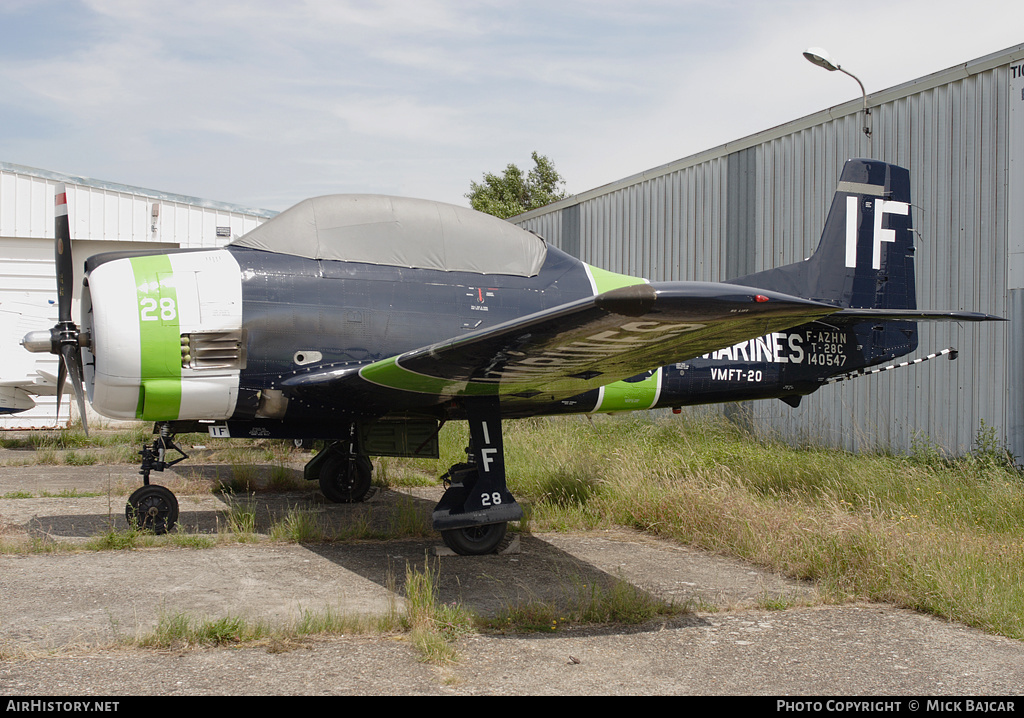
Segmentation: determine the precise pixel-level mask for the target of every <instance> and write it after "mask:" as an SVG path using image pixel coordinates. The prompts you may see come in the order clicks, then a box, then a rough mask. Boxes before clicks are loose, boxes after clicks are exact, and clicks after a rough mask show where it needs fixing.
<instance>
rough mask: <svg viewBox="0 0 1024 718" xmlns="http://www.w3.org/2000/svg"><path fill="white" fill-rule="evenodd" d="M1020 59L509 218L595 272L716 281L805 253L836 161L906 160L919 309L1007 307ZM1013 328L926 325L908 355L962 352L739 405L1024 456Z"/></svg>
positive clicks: (816, 435)
mask: <svg viewBox="0 0 1024 718" xmlns="http://www.w3.org/2000/svg"><path fill="white" fill-rule="evenodd" d="M1021 58H1024V45H1021V46H1018V47H1016V48H1010V49H1009V50H1006V51H1004V52H1001V53H996V54H994V55H990V56H988V57H985V58H981V59H979V60H976V61H973V62H970V63H967V64H965V65H963V66H958V67H956V68H951V69H950V70H946V71H943V72H940V73H936V74H935V75H931V76H928V77H926V78H921V79H920V80H916V81H914V82H911V83H907V84H905V85H901V86H900V87H897V88H892V89H890V90H886V91H883V92H880V93H876V94H875V95H872V96H869V98H868V100H869V106H870V108H871V113H870V115H871V116H870V125H871V127H872V136H871V138H870V140H869V138H868V137H867V136H866V135H865V134H864V132H863V127H864V124H865V117H864V114H863V112H862V102H861V101H860V100H859V99H858V100H857V101H855V102H851V103H848V104H846V105H843V106H840V107H837V108H831V109H830V110H827V111H824V112H821V113H818V114H816V115H814V116H811V117H808V118H802V119H800V120H796V121H794V122H792V123H789V124H788V125H785V126H782V127H779V128H775V129H773V130H769V131H766V132H764V133H761V134H759V135H755V136H752V137H749V138H745V139H744V140H740V141H737V142H735V143H730V144H729V145H726V146H723V147H720V148H715V149H713V150H709V151H708V152H705V153H702V154H701V155H697V156H694V157H691V158H687V159H684V160H680V161H678V162H674V163H671V164H669V165H665V166H663V167H659V168H655V169H653V170H650V171H648V172H645V173H642V174H640V175H637V176H634V177H630V178H626V179H624V180H622V181H620V182H617V183H613V184H612V185H609V186H605V187H602V188H600V189H598V190H593V191H591V192H587V193H584V194H581V195H577V196H575V197H573V198H569V199H567V200H564V201H562V202H560V203H557V204H555V205H552V206H551V207H549V208H544V209H541V210H536V211H534V212H531V213H528V214H525V215H521V216H520V217H518V218H514V219H513V221H515V222H516V223H517V224H520V225H522V226H524V227H526V228H528V229H533V230H534V231H537V232H538V233H540V234H541V235H543V236H545V237H546V238H547V239H548V240H549V241H551V242H552V243H553V244H555V245H556V246H560V247H562V248H564V249H566V250H567V251H569V252H571V253H573V254H575V255H577V256H579V257H580V258H581V259H583V260H585V261H587V262H590V263H591V264H595V265H597V266H600V267H604V268H606V269H610V270H613V271H619V272H626V273H629V274H634V275H641V276H644V277H647V278H649V279H652V280H661V279H681V280H710V281H720V280H723V279H727V278H729V277H734V276H740V275H743V274H747V273H750V272H754V271H759V270H762V269H766V268H769V267H773V266H779V265H782V264H788V263H791V262H796V261H799V260H801V259H803V258H805V257H807V256H809V255H810V253H811V252H812V251H813V250H814V248H815V247H816V245H817V242H818V239H819V236H820V232H821V228H822V226H823V224H824V221H825V216H826V213H827V211H828V208H829V205H830V204H831V200H832V193H833V191H834V190H835V186H836V183H837V181H838V178H839V174H840V172H841V170H842V166H843V163H844V162H845V161H846V160H847V159H848V158H851V157H863V156H870V157H874V158H878V159H882V160H885V161H888V162H892V163H895V164H899V165H902V166H904V167H907V168H909V169H910V173H911V191H912V196H913V203H914V208H913V214H914V226H915V227H916V228H917V231H918V235H919V236H918V240H917V246H918V251H917V255H916V257H917V277H918V284H917V287H918V305H919V306H920V307H922V308H928V309H966V310H973V311H981V312H988V313H992V314H997V315H1000V316H1003V317H1008V318H1011V319H1013V318H1016V317H1014V314H1015V305H1016V304H1021V306H1022V307H1024V299H1021V298H1019V297H1016V295H1015V294H1013V293H1012V292H1011V291H1010V287H1008V285H1007V262H1008V252H1009V245H1008V237H1007V234H1008V232H1007V208H1008V206H1009V203H1010V201H1011V200H1010V196H1009V193H1010V192H1012V191H1013V188H1012V187H1010V186H1008V185H1009V182H1008V163H1009V162H1008V156H1009V155H1008V145H1009V140H1010V132H1011V123H1010V98H1009V96H1008V95H1009V88H1010V82H1009V73H1010V66H1011V65H1012V64H1013V63H1016V62H1018V61H1019V60H1021ZM1016 191H1017V193H1018V194H1019V193H1020V192H1022V191H1024V187H1017V188H1016ZM1018 313H1019V308H1018ZM1018 324H1019V322H1014V323H1009V324H1008V323H998V324H996V323H987V324H984V325H979V326H966V325H964V326H961V325H957V324H949V323H922V324H921V325H920V328H921V342H920V347H919V350H918V353H917V354H918V355H924V354H928V353H930V352H933V351H937V350H940V349H944V348H946V347H948V346H955V347H957V348H958V349H959V350H960V357H959V360H958V361H956V362H949V361H947V360H944V359H942V360H938V359H937V360H934V361H931V362H926V363H925V364H922V365H919V366H917V367H913V368H907V369H901V370H896V371H892V372H887V373H885V374H881V375H877V376H874V377H871V378H862V379H859V380H855V381H850V382H844V383H841V384H836V385H832V386H828V387H825V388H823V389H821V390H819V391H818V392H816V393H815V394H813V395H811V396H809V397H807V398H805V399H804V401H803V403H802V404H801V406H800V407H798V408H796V409H791V408H790V407H788V406H787V405H784V404H783V403H782V402H778V401H763V402H752V403H750V404H749V405H748V408H749V410H750V411H751V413H752V416H753V419H754V422H755V425H757V426H759V427H760V428H762V429H764V430H766V431H771V432H775V433H777V434H779V435H781V436H783V437H785V438H787V439H789V440H793V441H804V440H809V441H815V442H823V443H827V444H830V445H838V446H842V447H845V448H848V449H852V450H858V449H865V448H883V449H892V450H896V451H906V450H909V449H910V448H911V446H912V444H913V443H914V442H915V441H927V442H933V443H935V444H938V445H939V446H941V447H944V448H945V449H947V450H950V451H955V452H962V451H965V450H968V449H970V448H971V446H972V444H973V442H974V440H975V438H976V436H977V434H978V430H979V428H980V427H981V424H982V421H984V423H985V425H986V426H989V427H994V428H995V429H996V431H997V433H998V435H999V437H1000V438H1001V439H1002V440H1004V441H1005V442H1007V444H1008V446H1009V447H1010V448H1011V450H1012V451H1014V453H1015V454H1017V455H1018V456H1024V435H1022V432H1024V418H1022V417H1021V414H1024V411H1021V410H1020V408H1019V407H1020V406H1021V405H1022V404H1024V393H1022V387H1021V386H1020V385H1021V384H1024V382H1020V381H1017V380H1016V379H1015V376H1016V375H1012V376H1011V369H1012V368H1016V370H1017V371H1018V372H1019V371H1020V367H1019V366H1017V355H1018V353H1019V351H1014V349H1013V348H1014V347H1020V346H1022V345H1024V341H1022V339H1021V328H1020V327H1019V326H1018ZM911 358H913V357H911ZM1011 364H1012V365H1013V367H1011ZM1011 392H1012V393H1011Z"/></svg>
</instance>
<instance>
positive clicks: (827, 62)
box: [804, 47, 871, 153]
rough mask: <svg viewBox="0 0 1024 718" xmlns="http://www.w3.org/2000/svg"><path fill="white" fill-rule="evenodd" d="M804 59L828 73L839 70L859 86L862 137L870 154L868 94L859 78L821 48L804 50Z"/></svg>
mask: <svg viewBox="0 0 1024 718" xmlns="http://www.w3.org/2000/svg"><path fill="white" fill-rule="evenodd" d="M804 57H806V58H807V61H808V62H810V63H811V64H813V65H817V66H818V67H824V68H825V69H826V70H828V71H829V72H835V71H836V70H839V72H841V73H843V74H844V75H849V76H850V77H852V78H853V79H854V80H856V81H857V84H858V85H860V94H861V96H862V97H863V98H864V135H865V136H866V137H867V138H868V152H869V153H870V152H871V109H870V108H869V107H868V93H867V92H865V91H864V83H863V82H861V81H860V78H858V77H857V76H856V75H854V74H853V73H852V72H848V71H846V70H844V69H843V68H842V67H840V66H839V63H838V62H836V61H835V60H834V59H833V58H832V56H831V55H829V54H828V51H827V50H825V49H823V48H820V47H809V48H807V49H806V50H804Z"/></svg>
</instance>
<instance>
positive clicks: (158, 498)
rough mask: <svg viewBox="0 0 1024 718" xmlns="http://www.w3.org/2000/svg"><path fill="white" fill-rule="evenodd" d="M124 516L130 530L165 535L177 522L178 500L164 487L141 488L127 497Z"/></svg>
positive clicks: (154, 485) (149, 486) (150, 486)
mask: <svg viewBox="0 0 1024 718" xmlns="http://www.w3.org/2000/svg"><path fill="white" fill-rule="evenodd" d="M124 515H125V518H126V519H128V525H129V526H131V527H132V528H135V529H139V530H144V531H152V532H153V533H155V534H158V535H159V534H165V533H167V532H168V531H170V530H171V529H173V528H174V526H175V524H176V523H177V522H178V499H177V498H175V496H174V494H173V493H171V490H170V489H168V488H166V487H163V486H157V485H156V484H150V485H148V486H142V487H140V488H138V489H136V490H135V492H134V493H133V494H132V495H131V496H129V497H128V503H127V504H126V505H125V507H124Z"/></svg>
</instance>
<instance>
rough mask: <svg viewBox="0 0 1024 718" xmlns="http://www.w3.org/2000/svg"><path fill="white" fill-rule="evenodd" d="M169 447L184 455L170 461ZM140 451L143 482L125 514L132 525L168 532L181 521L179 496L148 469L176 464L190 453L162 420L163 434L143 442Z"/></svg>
mask: <svg viewBox="0 0 1024 718" xmlns="http://www.w3.org/2000/svg"><path fill="white" fill-rule="evenodd" d="M168 451H176V452H178V453H179V454H181V456H179V457H177V458H176V459H172V460H170V461H168V460H167V452H168ZM139 455H140V456H142V466H141V467H140V469H139V473H140V474H142V486H141V487H140V488H138V489H136V490H135V491H134V492H133V493H132V495H131V496H129V497H128V503H127V504H126V505H125V507H124V516H125V518H126V519H127V520H128V525H129V526H131V527H133V528H136V529H141V530H146V531H152V532H153V533H155V534H165V533H167V532H168V531H171V530H172V529H173V528H174V526H175V524H177V522H178V499H177V498H176V497H175V496H174V493H173V492H172V491H171V490H170V489H168V488H167V487H165V486H157V485H156V484H150V483H149V473H150V472H151V471H163V470H164V469H166V468H167V467H169V466H174V465H175V464H177V463H178V462H180V461H184V460H185V459H187V458H188V454H186V453H185V452H184V451H182V450H181V447H179V446H178V445H177V444H175V443H174V436H173V434H171V432H170V429H169V428H168V426H167V425H166V424H161V425H160V436H158V437H157V438H156V439H154V440H153V443H152V444H146V445H144V446H143V447H142V450H141V451H140V452H139Z"/></svg>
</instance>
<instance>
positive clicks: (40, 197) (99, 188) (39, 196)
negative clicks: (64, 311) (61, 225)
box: [0, 162, 276, 429]
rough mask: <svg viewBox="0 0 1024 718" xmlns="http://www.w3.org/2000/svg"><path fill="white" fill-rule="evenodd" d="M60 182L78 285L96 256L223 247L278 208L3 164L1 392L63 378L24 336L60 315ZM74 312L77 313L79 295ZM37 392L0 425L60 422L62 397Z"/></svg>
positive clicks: (65, 411)
mask: <svg viewBox="0 0 1024 718" xmlns="http://www.w3.org/2000/svg"><path fill="white" fill-rule="evenodd" d="M60 183H64V184H65V185H66V187H67V197H68V210H69V215H70V221H71V239H72V252H73V256H74V258H75V272H76V277H75V287H76V288H77V287H80V286H81V283H82V276H81V272H82V267H83V265H84V262H85V259H86V258H87V257H89V256H91V255H93V254H98V253H100V252H108V251H114V250H117V251H123V250H134V249H171V248H178V247H182V248H188V247H218V246H222V245H224V244H227V243H228V242H230V241H231V239H232V238H233V237H238V236H241V235H242V234H245V233H246V232H248V231H249V230H251V229H253V228H254V227H256V226H258V225H259V224H261V223H262V222H264V221H265V220H267V219H269V218H270V217H272V216H274V214H276V213H275V212H271V211H267V210H260V209H248V208H245V207H239V206H236V205H230V204H226V203H223V202H212V201H209V200H203V199H198V198H196V197H185V196H182V195H175V194H168V193H164V192H156V191H153V190H148V189H141V188H139V187H129V186H126V185H121V184H116V183H113V182H102V181H98V180H93V179H88V178H85V177H73V176H69V175H63V174H59V173H57V172H48V171H46V170H39V169H33V168H31V167H22V166H20V165H14V164H10V163H6V162H0V391H3V389H4V387H3V383H4V382H12V381H26V380H27V381H31V382H33V383H34V384H36V385H37V386H39V385H45V384H50V385H55V384H56V381H55V377H56V374H57V357H56V356H53V355H50V354H31V353H29V352H28V351H26V350H25V349H24V348H23V347H22V346H21V345H20V344H19V340H20V339H21V337H23V336H24V335H25V333H26V332H28V331H31V330H34V329H49V328H50V327H52V326H53V325H54V324H55V323H56V321H57V307H56V299H57V288H56V277H55V270H54V246H53V242H54V240H53V213H54V188H55V187H56V186H57V185H58V184H60ZM72 316H73V317H75V318H76V319H77V317H78V305H77V299H76V301H75V303H74V305H73V308H72ZM47 375H48V376H47ZM69 388H70V387H69ZM8 391H10V388H8ZM69 394H71V396H70V397H69ZM32 398H33V400H34V401H35V404H36V406H35V408H33V409H30V410H28V411H24V412H20V413H14V414H0V429H20V428H44V427H54V426H56V425H57V416H58V415H57V407H56V399H55V397H54V396H38V395H36V396H33V397H32ZM73 403H74V401H73V393H71V392H69V391H67V390H65V394H64V397H63V399H62V402H61V407H60V412H59V417H60V424H61V425H64V424H66V422H67V419H68V417H69V416H70V414H71V405H72V404H73ZM90 418H95V419H97V420H98V417H92V416H90Z"/></svg>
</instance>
